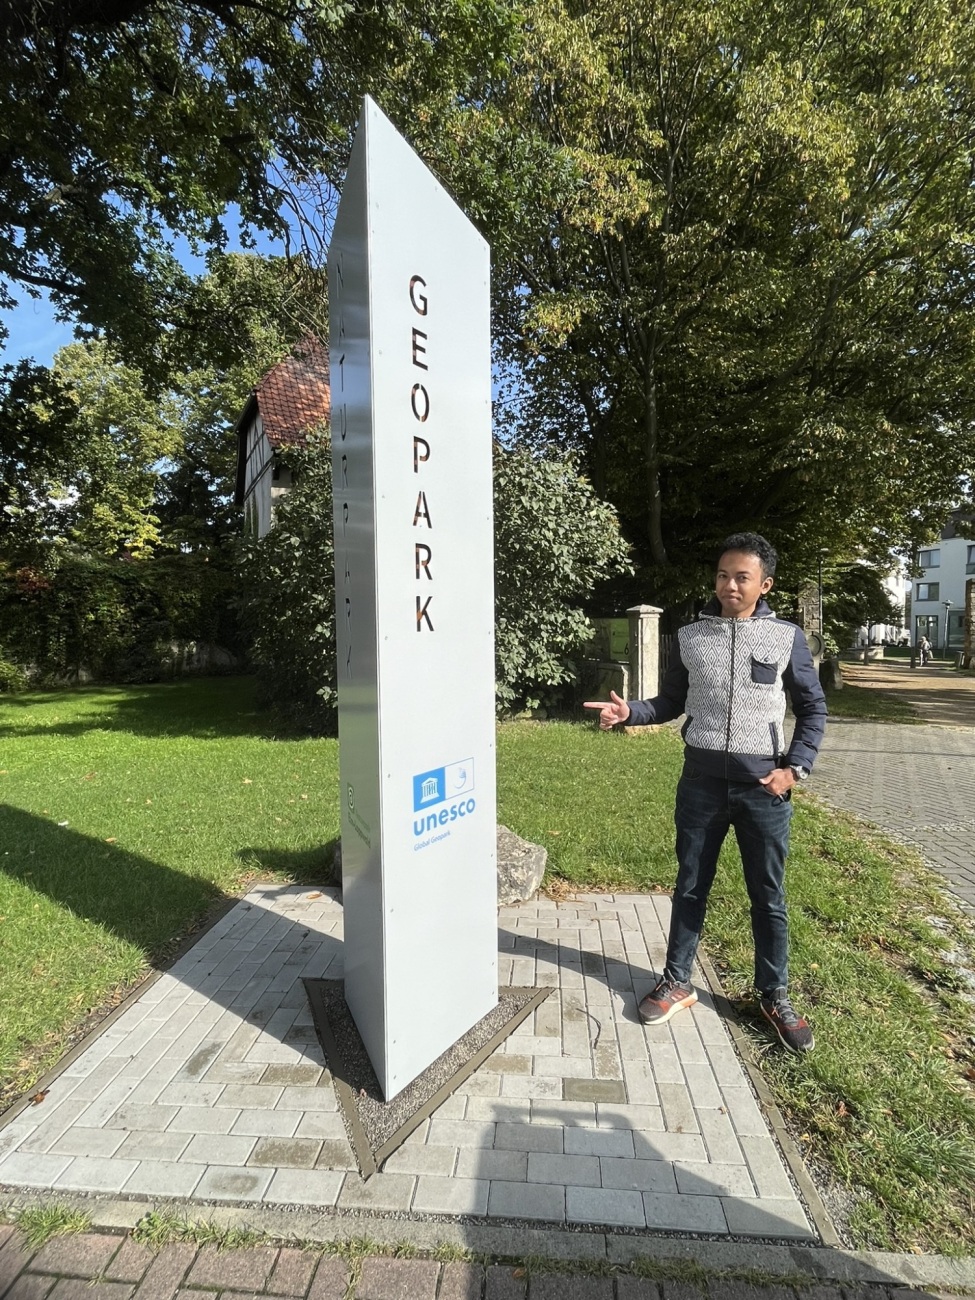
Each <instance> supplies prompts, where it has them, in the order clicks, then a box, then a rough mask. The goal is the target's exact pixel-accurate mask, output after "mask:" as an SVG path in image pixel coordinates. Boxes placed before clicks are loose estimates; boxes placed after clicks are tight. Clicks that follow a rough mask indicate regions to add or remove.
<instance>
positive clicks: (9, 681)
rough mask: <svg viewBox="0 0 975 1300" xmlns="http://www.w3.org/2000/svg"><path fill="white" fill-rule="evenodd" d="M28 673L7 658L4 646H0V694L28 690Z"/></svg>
mask: <svg viewBox="0 0 975 1300" xmlns="http://www.w3.org/2000/svg"><path fill="white" fill-rule="evenodd" d="M27 686H28V682H27V674H26V673H25V672H24V670H23V669H22V668H20V667H19V666H18V665H17V664H14V663H11V662H10V660H9V659H7V658H6V656H5V654H4V651H3V646H0V695H4V694H8V695H11V694H13V693H14V692H15V691H26V689H27Z"/></svg>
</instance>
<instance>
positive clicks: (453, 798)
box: [413, 758, 477, 849]
mask: <svg viewBox="0 0 975 1300" xmlns="http://www.w3.org/2000/svg"><path fill="white" fill-rule="evenodd" d="M473 791H474V760H473V759H472V758H467V759H464V760H463V762H460V763H447V764H446V765H445V766H444V767H433V768H431V769H430V770H429V771H428V772H419V773H417V775H416V776H414V778H413V813H414V817H413V834H414V836H416V837H417V838H419V837H420V836H422V835H427V836H429V838H428V839H425V840H422V841H421V842H420V843H419V844H415V845H414V848H417V849H419V848H426V847H427V845H428V844H432V843H434V842H435V841H436V840H442V839H446V838H447V836H448V835H449V834H450V829H449V827H450V824H451V823H452V822H456V821H457V820H458V819H459V818H461V817H469V816H470V814H471V813H472V812H473V811H474V809H475V808H476V807H477V803H476V801H475V799H474V797H473Z"/></svg>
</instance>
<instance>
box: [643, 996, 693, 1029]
mask: <svg viewBox="0 0 975 1300" xmlns="http://www.w3.org/2000/svg"><path fill="white" fill-rule="evenodd" d="M696 1001H697V994H696V993H691V994H689V995H688V996H687V997H686V998H682V999H681V1001H680V1002H675V1003H674V1005H673V1006H672V1007H671V1008H670V1010H669V1011H665V1012H664V1014H663V1015H662V1016H645V1015H644V1014H643V1011H642V1010H641V1009H640V1007H637V1014H638V1015H639V1017H640V1019H641V1020H642V1021H643V1023H644V1024H645V1025H665V1024H666V1023H667V1021H668V1020H671V1019H672V1018H673V1017H674V1016H676V1015H677V1012H678V1011H686V1010H687V1008H688V1007H692V1006H693V1005H694V1003H695V1002H696Z"/></svg>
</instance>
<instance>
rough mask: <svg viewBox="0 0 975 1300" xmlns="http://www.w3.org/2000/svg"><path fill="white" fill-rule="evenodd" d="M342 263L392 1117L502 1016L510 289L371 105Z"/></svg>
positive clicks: (367, 997)
mask: <svg viewBox="0 0 975 1300" xmlns="http://www.w3.org/2000/svg"><path fill="white" fill-rule="evenodd" d="M328 264H329V312H330V343H329V351H330V368H331V383H332V422H331V425H332V457H333V462H332V463H333V501H334V529H335V596H336V624H337V637H336V640H337V662H338V693H339V704H338V712H339V765H340V783H341V784H340V789H341V806H342V874H343V901H344V907H345V957H344V969H345V996H346V999H347V1001H348V1005H349V1008H350V1010H351V1012H352V1015H353V1017H354V1019H355V1023H356V1026H357V1028H358V1031H359V1033H360V1035H361V1037H362V1041H363V1043H364V1044H365V1047H366V1050H367V1052H368V1054H369V1058H370V1060H371V1061H372V1064H373V1067H374V1068H375V1071H376V1075H377V1078H378V1080H379V1084H380V1087H381V1089H382V1092H383V1095H384V1097H385V1098H387V1099H390V1098H392V1097H394V1096H395V1095H396V1094H397V1093H398V1092H399V1091H400V1090H401V1089H403V1088H405V1087H406V1086H407V1085H408V1084H409V1083H410V1082H411V1080H413V1079H414V1078H415V1077H416V1076H417V1075H418V1074H420V1073H421V1072H422V1071H423V1070H424V1069H426V1068H427V1067H428V1066H429V1065H430V1064H431V1062H432V1061H434V1060H436V1059H437V1058H438V1057H439V1056H440V1055H441V1053H442V1052H444V1051H445V1050H446V1049H447V1048H448V1047H449V1046H450V1045H451V1044H452V1043H454V1042H455V1041H456V1040H457V1039H459V1038H460V1037H461V1036H462V1035H463V1034H465V1033H466V1032H467V1031H468V1030H469V1029H470V1028H471V1026H472V1025H474V1024H476V1023H477V1021H479V1020H480V1019H481V1018H482V1017H483V1016H485V1015H487V1014H488V1012H489V1011H491V1009H492V1008H493V1007H494V1006H496V1004H497V1000H498V978H497V935H496V907H497V876H496V850H495V822H496V815H495V804H496V796H495V729H494V587H493V571H494V550H493V536H494V529H493V485H492V447H491V358H490V301H489V290H490V285H489V250H488V247H487V244H486V243H485V242H484V240H483V239H482V238H481V236H480V235H479V234H478V232H477V231H476V230H475V228H474V227H473V226H472V225H471V223H470V222H469V221H468V220H467V218H466V217H465V215H464V214H463V212H461V210H460V209H459V208H458V207H457V205H456V204H455V203H454V201H453V199H452V198H451V197H450V195H449V194H447V192H446V191H445V190H444V188H443V186H442V185H441V184H440V182H439V181H438V180H437V179H436V177H435V176H434V175H433V174H432V173H431V172H430V171H429V170H428V169H427V168H426V167H425V166H424V164H423V163H422V162H421V161H420V159H419V158H418V157H417V156H416V154H415V153H414V152H413V150H412V149H411V148H410V147H409V145H408V144H407V143H406V141H405V140H404V139H403V137H402V136H401V135H400V134H399V132H398V131H397V130H396V129H395V128H394V127H393V125H392V123H391V122H390V121H389V120H388V119H387V118H386V117H384V116H383V114H382V113H381V112H380V110H379V109H378V107H377V106H376V105H375V104H374V103H373V102H372V100H371V99H369V98H368V97H367V98H366V99H365V101H364V104H363V110H362V116H361V119H360V122H359V128H358V131H357V133H356V139H355V144H354V147H353V151H352V156H351V159H350V163H349V170H348V175H347V178H346V182H345V186H344V188H343V192H342V201H341V204H340V206H339V211H338V216H337V218H336V222H335V228H334V233H333V236H332V242H331V246H330V248H329V259H328Z"/></svg>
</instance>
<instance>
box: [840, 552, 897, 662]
mask: <svg viewBox="0 0 975 1300" xmlns="http://www.w3.org/2000/svg"><path fill="white" fill-rule="evenodd" d="M823 586H824V596H823V621H824V622H825V624H826V631H827V632H828V633H829V634H830V635H831V636H832V637H833V638H834V641H835V642H836V643H838V644H839V646H840V647H841V648H842V649H846V647H847V646H851V645H853V644H854V641H855V637H856V633H857V631H858V630H859V629H860V628H861V627H866V626H867V625H869V624H873V623H884V624H886V623H893V624H902V623H903V621H904V610H903V607H902V606H900V605H898V604H897V602H896V601H895V600H894V598H893V597H892V596H891V594H890V592H889V591H888V590H887V588H886V587H885V586H884V583H883V575H882V574H881V573H880V572H879V571H878V570H877V569H876V568H874V567H873V566H872V565H868V564H850V565H847V566H846V567H845V568H843V569H841V570H839V571H834V572H828V571H827V573H826V574H825V575H824V584H823Z"/></svg>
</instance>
